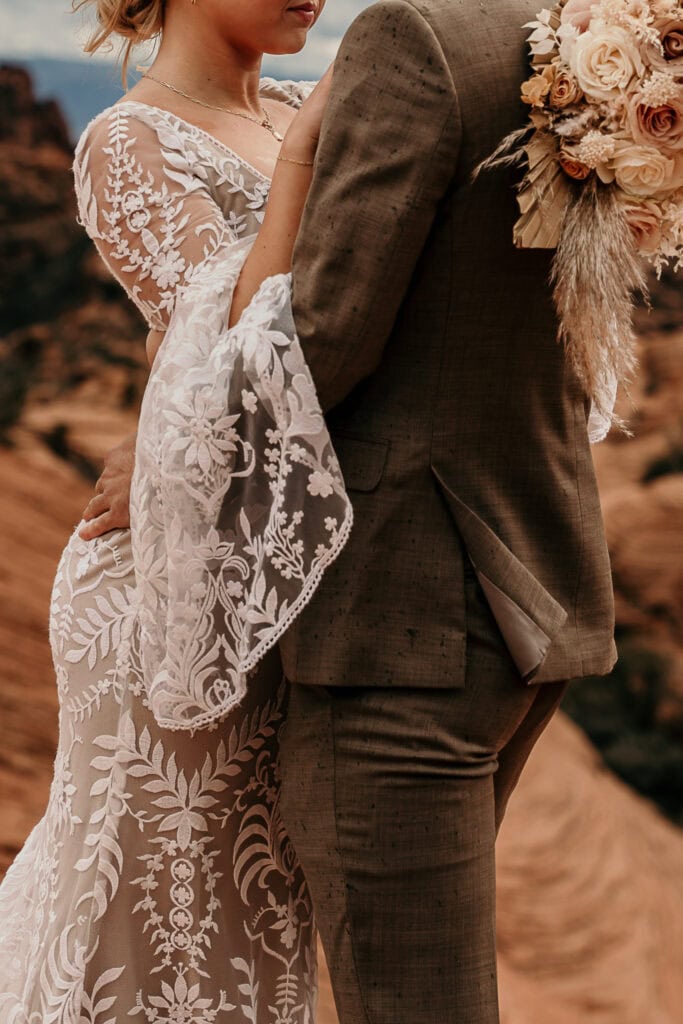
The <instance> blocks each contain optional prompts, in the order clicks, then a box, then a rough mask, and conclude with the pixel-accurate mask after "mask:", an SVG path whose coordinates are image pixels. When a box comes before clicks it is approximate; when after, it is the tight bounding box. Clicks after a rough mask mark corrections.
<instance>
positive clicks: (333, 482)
mask: <svg viewBox="0 0 683 1024" xmlns="http://www.w3.org/2000/svg"><path fill="white" fill-rule="evenodd" d="M144 129H145V126H141V127H138V125H135V127H134V132H133V131H132V129H131V126H130V125H129V126H127V127H125V130H124V131H123V132H122V129H121V126H120V125H119V126H117V125H116V124H114V123H110V124H109V125H108V126H107V128H106V131H105V130H102V131H99V132H98V133H97V134H96V136H95V137H94V138H93V139H92V140H91V142H90V144H89V145H88V147H87V149H85V148H83V149H81V150H80V152H79V153H77V161H76V183H77V190H78V192H79V206H80V210H81V219H82V221H83V223H84V225H85V226H86V228H87V230H88V232H89V233H90V234H91V235H92V237H93V238H94V240H95V243H96V245H97V247H98V249H99V251H100V253H101V254H102V256H103V258H104V260H105V262H106V263H107V265H108V266H109V267H110V269H111V270H112V272H113V273H114V274H115V276H116V277H117V278H118V279H119V280H120V281H121V283H122V284H123V285H124V287H125V288H126V290H127V291H128V293H129V295H130V296H131V298H132V299H133V301H134V302H135V303H136V304H137V306H138V307H139V309H140V310H141V311H142V313H143V315H144V316H145V317H146V319H147V322H148V323H149V325H150V327H154V328H156V329H158V330H165V332H166V333H165V338H164V341H163V343H162V345H161V346H160V348H159V350H158V352H157V355H156V358H155V360H154V364H153V367H152V371H151V373H150V378H149V381H148V384H147V388H146V390H145V394H144V397H143V402H142V408H141V413H140V422H139V427H138V438H137V446H136V456H135V470H134V474H133V484H132V491H131V540H132V549H133V559H134V564H135V574H136V593H137V600H138V618H139V623H140V631H141V647H142V664H143V674H144V683H145V689H146V691H147V696H148V700H149V705H150V708H151V710H152V712H153V714H154V716H155V718H156V719H157V721H158V722H159V724H160V725H162V726H164V727H166V728H170V729H195V728H198V727H200V726H206V725H209V724H211V723H213V722H215V721H216V720H217V719H220V718H222V717H223V716H224V715H226V714H227V713H228V712H229V711H230V710H231V709H232V708H233V707H234V706H235V705H236V704H238V703H239V702H240V700H241V699H242V697H243V696H244V694H245V692H246V687H247V685H248V678H249V674H250V673H251V671H252V670H253V669H254V668H255V667H256V666H257V664H258V662H259V661H260V659H261V658H262V657H263V655H264V654H265V652H266V651H267V650H268V649H269V648H270V647H272V646H273V645H274V644H275V643H276V641H277V640H278V639H279V637H280V636H281V635H282V633H283V632H284V631H285V630H286V629H287V627H288V626H289V625H290V623H291V622H292V621H293V619H294V618H295V617H296V615H297V614H298V613H299V612H300V610H301V609H302V608H303V607H304V606H305V604H306V603H307V602H308V601H309V600H310V598H311V597H312V595H313V593H314V591H315V589H316V587H317V585H318V583H319V581H320V579H321V578H322V575H323V573H324V571H325V569H326V567H327V566H328V565H330V563H331V562H332V561H333V560H334V559H335V558H336V557H337V555H338V553H339V551H340V550H341V548H342V547H343V546H344V544H345V543H346V539H347V537H348V535H349V531H350V529H351V524H352V516H353V513H352V508H351V504H350V502H349V499H348V496H347V494H346V491H345V488H344V482H343V478H342V475H341V471H340V468H339V463H338V461H337V458H336V456H335V453H334V450H333V448H332V444H331V441H330V438H329V434H328V432H327V428H326V425H325V421H324V418H323V415H322V412H321V409H320V405H319V402H318V399H317V396H316V392H315V388H314V385H313V381H312V378H311V374H310V371H309V370H308V367H307V365H306V363H305V360H304V357H303V353H302V350H301V347H300V345H299V341H298V338H297V336H296V332H295V329H294V322H293V318H292V311H291V277H290V275H278V276H276V277H272V278H268V279H267V280H266V281H264V282H263V284H262V285H261V287H260V289H259V291H258V292H257V294H256V295H255V296H254V298H253V299H252V301H251V303H250V304H249V305H248V306H247V308H246V309H245V310H244V312H243V314H242V316H241V317H240V319H239V321H238V322H237V323H236V324H235V325H234V326H233V327H232V328H229V327H228V326H227V325H228V322H229V313H230V304H231V301H232V295H233V292H234V288H235V285H236V282H237V279H238V277H239V274H240V271H241V268H242V265H243V263H244V260H245V259H246V257H247V254H248V252H249V250H250V248H251V245H252V244H253V241H254V238H255V237H256V234H255V233H252V234H251V235H249V236H245V235H242V236H240V237H237V236H236V233H235V232H234V231H233V230H232V228H231V227H230V224H231V223H237V222H238V221H239V216H237V211H231V210H228V211H223V210H221V209H220V208H219V207H218V206H217V204H216V203H215V202H213V200H212V199H211V196H210V191H209V190H208V189H207V187H206V186H205V182H204V177H203V175H204V174H205V167H204V166H203V161H202V160H201V154H199V158H198V157H197V155H196V154H193V153H192V152H189V151H188V152H184V151H183V145H182V141H178V140H176V139H175V138H174V137H168V138H167V137H165V135H164V133H163V132H157V133H156V139H155V138H154V137H153V136H154V133H153V132H152V134H151V135H148V134H147V131H145V130H144ZM133 138H134V141H131V140H132V139H133ZM233 214H235V215H234V216H233Z"/></svg>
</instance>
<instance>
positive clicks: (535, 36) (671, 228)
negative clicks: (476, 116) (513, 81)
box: [487, 0, 683, 404]
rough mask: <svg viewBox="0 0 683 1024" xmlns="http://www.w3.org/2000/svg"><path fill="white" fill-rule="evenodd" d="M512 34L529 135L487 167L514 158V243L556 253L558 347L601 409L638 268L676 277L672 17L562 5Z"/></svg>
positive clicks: (617, 3) (616, 0)
mask: <svg viewBox="0 0 683 1024" xmlns="http://www.w3.org/2000/svg"><path fill="white" fill-rule="evenodd" d="M525 28H531V29H532V33H531V35H530V37H529V45H530V49H531V57H532V65H533V75H532V76H531V77H530V78H529V79H528V80H527V81H526V82H524V84H523V86H522V99H523V101H524V102H525V103H527V104H528V105H529V107H530V108H531V109H530V118H529V123H528V124H527V126H526V127H525V128H524V129H522V131H521V132H515V133H514V134H513V135H511V136H509V137H508V138H507V139H506V140H504V142H503V144H502V146H501V147H500V148H499V150H498V151H497V152H496V153H495V154H494V156H493V158H492V160H491V161H490V162H487V163H494V164H495V163H499V162H507V161H510V160H517V159H520V158H523V157H526V160H527V170H526V174H525V176H524V179H523V181H522V183H521V186H520V191H519V196H518V200H519V206H520V210H521V216H520V218H519V220H518V221H517V224H516V225H515V243H516V245H518V246H520V247H522V248H532V247H541V248H556V250H557V251H556V254H555V261H554V271H553V276H554V283H555V301H556V305H557V309H558V314H559V319H560V334H561V336H562V338H563V339H564V341H565V343H566V345H567V348H568V351H569V352H570V354H571V356H572V359H573V363H574V366H575V368H576V370H577V372H578V373H579V376H580V377H581V378H582V379H583V381H584V383H585V384H586V385H587V387H588V389H589V391H590V392H592V394H593V397H594V399H596V400H597V403H598V404H600V403H601V402H602V403H603V404H604V403H605V402H606V401H607V399H606V397H605V395H606V393H607V392H608V391H609V388H610V382H612V383H613V381H614V379H615V378H616V379H624V378H627V377H628V375H629V373H630V371H631V370H632V368H633V365H634V356H633V330H632V326H631V323H632V298H631V296H632V293H633V291H634V290H643V291H644V290H645V283H644V275H643V264H644V263H645V262H646V261H649V262H651V263H652V264H653V265H654V266H655V268H656V270H657V272H661V270H662V268H663V267H664V266H665V265H666V264H671V265H672V266H673V267H674V268H675V269H677V270H678V269H680V268H681V267H682V266H683V7H682V6H681V2H680V0H563V2H561V3H559V4H557V6H555V7H554V8H553V9H551V10H543V11H541V12H540V14H539V15H538V17H537V19H536V20H535V21H533V22H530V23H529V24H528V25H526V26H525Z"/></svg>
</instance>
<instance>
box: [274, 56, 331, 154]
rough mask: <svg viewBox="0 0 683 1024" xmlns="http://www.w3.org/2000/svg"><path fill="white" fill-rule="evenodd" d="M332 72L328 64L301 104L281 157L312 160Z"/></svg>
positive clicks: (284, 143) (288, 131) (316, 146)
mask: <svg viewBox="0 0 683 1024" xmlns="http://www.w3.org/2000/svg"><path fill="white" fill-rule="evenodd" d="M333 72H334V64H330V66H329V68H328V69H327V71H326V72H325V74H324V75H323V77H322V78H321V79H320V81H319V82H318V84H317V85H316V87H315V89H313V91H312V93H311V94H310V96H309V97H308V99H306V100H305V101H304V102H303V103H302V104H301V107H300V108H299V110H298V111H297V114H296V117H295V118H294V119H293V121H292V123H291V124H290V126H289V128H288V129H287V133H286V135H285V138H284V141H283V143H282V149H281V153H282V155H283V156H288V157H291V158H292V159H296V160H312V159H313V157H314V156H315V151H316V149H317V148H318V139H319V138H320V126H321V124H322V120H323V114H324V113H325V107H326V106H327V100H328V97H329V95H330V86H331V84H332V75H333Z"/></svg>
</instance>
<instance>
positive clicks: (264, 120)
mask: <svg viewBox="0 0 683 1024" xmlns="http://www.w3.org/2000/svg"><path fill="white" fill-rule="evenodd" d="M135 70H136V71H142V72H143V74H144V76H145V78H151V79H152V81H153V82H156V83H157V85H163V87H164V88H165V89H170V90H171V92H175V93H177V94H178V96H183V97H184V98H185V99H186V100H189V101H190V102H191V103H197V104H198V105H199V106H200V107H206V108H207V110H218V111H220V112H221V113H222V114H234V115H235V117H244V118H245V119H246V120H247V121H253V122H254V124H257V125H259V126H260V127H261V128H265V129H266V131H268V132H270V134H271V135H272V136H273V138H274V139H276V140H277V142H282V139H283V136H282V135H281V134H280V132H279V131H278V130H277V128H276V127H275V125H274V124H273V122H272V121H271V119H270V116H269V114H268V112H267V111H266V110H264V111H263V116H262V117H254V115H253V114H245V113H244V111H242V110H232V109H231V108H230V107H218V106H216V105H215V104H213V103H205V102H204V100H198V99H197V97H196V96H190V95H189V93H186V92H183V90H182V89H178V88H176V86H175V85H171V83H170V82H164V81H163V79H161V78H157V77H156V75H153V74H152V73H151V72H150V71H146V70H145V69H144V68H136V69H135Z"/></svg>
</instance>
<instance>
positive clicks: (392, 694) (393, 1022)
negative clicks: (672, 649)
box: [280, 573, 567, 1024]
mask: <svg viewBox="0 0 683 1024" xmlns="http://www.w3.org/2000/svg"><path fill="white" fill-rule="evenodd" d="M466 603H467V611H468V623H469V630H468V646H467V678H466V680H465V685H464V686H463V687H461V688H457V689H454V690H452V691H450V692H445V691H444V690H443V689H429V688H426V687H412V688H411V687H405V688H401V689H399V690H390V689H388V688H386V687H376V686H368V685H364V681H363V680H362V679H359V685H358V686H355V687H315V686H294V687H292V693H291V697H290V706H289V712H288V718H287V721H286V724H285V726H284V730H283V733H282V735H281V749H280V757H281V765H282V793H281V801H282V804H281V806H282V814H283V819H284V821H285V823H286V825H287V829H288V831H289V834H290V836H291V839H292V842H293V843H294V846H295V848H296V851H297V854H298V856H299V858H300V860H301V863H302V866H303V869H304V874H305V876H306V880H307V883H308V886H309V888H310V891H311V895H312V898H313V904H314V907H315V911H316V916H317V920H318V926H319V929H320V935H321V938H322V942H323V945H324V948H325V953H326V956H327V960H328V964H329V968H330V976H331V979H332V986H333V991H334V997H335V1002H336V1005H337V1012H338V1014H339V1019H340V1022H341V1024H437V1022H438V1024H498V1020H499V1016H498V992H497V974H496V930H495V858H494V843H495V837H496V834H497V831H498V829H499V827H500V824H501V822H502V820H503V815H504V813H505V808H506V806H507V802H508V799H509V797H510V795H511V793H512V791H513V789H514V787H515V785H516V783H517V781H518V778H519V775H520V773H521V771H522V768H523V767H524V764H525V762H526V760H527V758H528V756H529V754H530V752H531V750H532V748H533V746H534V743H535V742H536V740H537V739H538V737H539V736H540V735H541V733H542V731H543V729H544V728H545V726H546V724H547V723H548V721H549V720H550V718H551V716H552V714H553V713H554V712H555V710H556V709H557V706H558V704H559V703H560V701H561V699H562V696H563V694H564V692H565V689H566V685H567V684H566V683H563V682H555V683H546V684H544V685H540V684H539V685H532V686H525V685H524V684H523V683H522V681H521V680H520V678H519V673H518V672H517V669H516V667H515V665H514V663H513V662H512V660H511V659H510V656H509V654H508V652H507V649H506V648H505V645H504V643H503V641H502V638H501V636H500V633H499V631H498V629H497V626H496V624H495V622H494V620H493V618H492V616H491V613H490V611H489V608H488V604H487V602H486V600H485V598H484V594H483V592H482V590H481V587H480V586H479V583H478V581H477V580H476V578H475V576H474V574H473V573H472V574H469V573H468V575H467V583H466ZM530 898H532V897H530ZM533 898H542V894H536V896H535V897H533Z"/></svg>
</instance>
